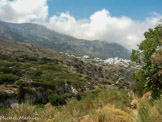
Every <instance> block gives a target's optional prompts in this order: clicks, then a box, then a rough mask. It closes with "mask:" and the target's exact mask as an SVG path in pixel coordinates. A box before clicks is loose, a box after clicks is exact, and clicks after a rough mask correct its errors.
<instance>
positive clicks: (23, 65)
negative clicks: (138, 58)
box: [0, 40, 133, 106]
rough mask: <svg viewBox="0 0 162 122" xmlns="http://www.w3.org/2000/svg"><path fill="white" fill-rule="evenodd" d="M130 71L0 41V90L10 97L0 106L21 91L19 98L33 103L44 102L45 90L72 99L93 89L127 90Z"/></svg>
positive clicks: (13, 42)
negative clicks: (66, 95) (68, 96)
mask: <svg viewBox="0 0 162 122" xmlns="http://www.w3.org/2000/svg"><path fill="white" fill-rule="evenodd" d="M132 71H133V70H132V69H131V68H127V69H125V67H124V66H112V65H105V66H104V65H99V64H91V63H89V62H84V61H83V60H80V59H77V58H73V57H67V56H66V55H61V54H58V53H57V52H55V51H53V50H51V49H48V48H45V47H41V46H35V45H33V44H30V43H26V42H15V41H9V40H8V41H7V40H0V73H1V75H0V88H1V90H0V91H1V92H2V93H4V94H6V95H7V96H8V95H9V96H10V97H7V98H6V97H4V98H3V97H2V99H1V102H0V105H1V106H6V105H7V106H8V105H11V104H12V103H14V102H16V103H17V102H18V100H19V97H18V96H19V93H20V91H21V90H22V88H23V89H26V90H25V91H26V92H24V93H23V96H21V99H22V100H23V101H26V100H30V101H32V103H33V104H35V103H39V102H40V103H44V102H45V103H46V102H48V99H47V98H48V95H47V94H46V92H47V91H49V90H50V91H51V92H52V93H56V94H65V93H69V94H72V95H74V96H75V95H76V94H78V93H81V92H90V91H93V90H95V89H97V88H119V89H129V88H130V85H129V84H130V83H131V81H132V79H131V72H132ZM22 84H25V85H23V86H21V85H22ZM33 92H34V94H33ZM10 93H11V94H10ZM12 95H13V96H14V99H13V96H12ZM26 95H27V96H28V97H27V98H26V97H25V96H26ZM32 95H34V97H33V96H32ZM40 96H42V97H43V98H42V97H41V98H40ZM12 99H13V100H12ZM4 100H8V102H7V103H6V102H3V101H4ZM13 101H14V102H13Z"/></svg>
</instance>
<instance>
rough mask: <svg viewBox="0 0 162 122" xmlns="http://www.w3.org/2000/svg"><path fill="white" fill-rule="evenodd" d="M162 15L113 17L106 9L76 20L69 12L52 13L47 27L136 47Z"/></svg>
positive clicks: (78, 35) (82, 36) (129, 47)
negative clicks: (138, 18) (137, 19)
mask: <svg viewBox="0 0 162 122" xmlns="http://www.w3.org/2000/svg"><path fill="white" fill-rule="evenodd" d="M161 17H162V16H161V15H159V14H156V15H155V14H154V16H153V17H149V18H146V20H144V21H135V20H132V19H131V18H129V17H126V16H122V17H114V16H111V14H110V12H109V11H108V10H106V9H103V10H101V11H97V12H95V13H94V14H92V15H91V16H90V18H89V19H81V20H76V19H75V17H73V16H71V15H70V14H69V12H66V13H61V14H60V15H59V16H56V15H54V16H53V17H51V18H50V20H49V23H47V24H46V26H47V27H49V28H50V29H53V30H55V31H58V32H61V33H65V34H68V35H71V36H74V37H76V38H81V39H89V40H104V41H107V42H115V43H119V44H121V45H123V46H125V47H126V48H128V49H132V48H137V44H139V43H140V42H141V41H142V40H143V39H144V36H143V34H144V32H145V31H147V30H148V28H153V27H155V26H156V25H157V23H158V21H159V19H160V18H161Z"/></svg>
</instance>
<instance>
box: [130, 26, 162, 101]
mask: <svg viewBox="0 0 162 122" xmlns="http://www.w3.org/2000/svg"><path fill="white" fill-rule="evenodd" d="M144 36H145V40H144V41H143V42H142V43H140V44H139V45H138V49H137V50H132V55H131V60H132V61H134V62H136V63H138V64H140V65H141V66H142V67H141V69H140V70H139V71H137V72H134V73H133V74H132V76H133V78H134V79H135V80H136V87H135V90H136V92H138V93H139V94H142V93H143V92H144V90H147V91H151V92H152V97H153V98H158V97H159V96H160V95H161V93H162V73H159V72H161V71H162V63H157V62H156V61H155V60H154V59H156V58H157V56H158V57H159V56H160V57H162V53H159V52H161V51H162V48H161V46H162V25H159V26H157V27H155V29H149V30H148V32H145V34H144ZM157 54H158V55H157ZM158 59H159V58H158ZM160 59H161V58H160Z"/></svg>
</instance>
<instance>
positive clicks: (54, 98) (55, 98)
mask: <svg viewBox="0 0 162 122" xmlns="http://www.w3.org/2000/svg"><path fill="white" fill-rule="evenodd" d="M71 97H72V95H71V94H69V93H65V94H62V95H56V94H52V95H50V96H49V97H48V100H49V102H50V103H51V104H52V105H54V106H59V105H64V104H66V101H67V99H68V98H71Z"/></svg>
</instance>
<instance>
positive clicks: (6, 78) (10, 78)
mask: <svg viewBox="0 0 162 122" xmlns="http://www.w3.org/2000/svg"><path fill="white" fill-rule="evenodd" d="M15 81H16V77H15V76H14V75H12V74H1V75H0V84H1V83H14V82H15Z"/></svg>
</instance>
